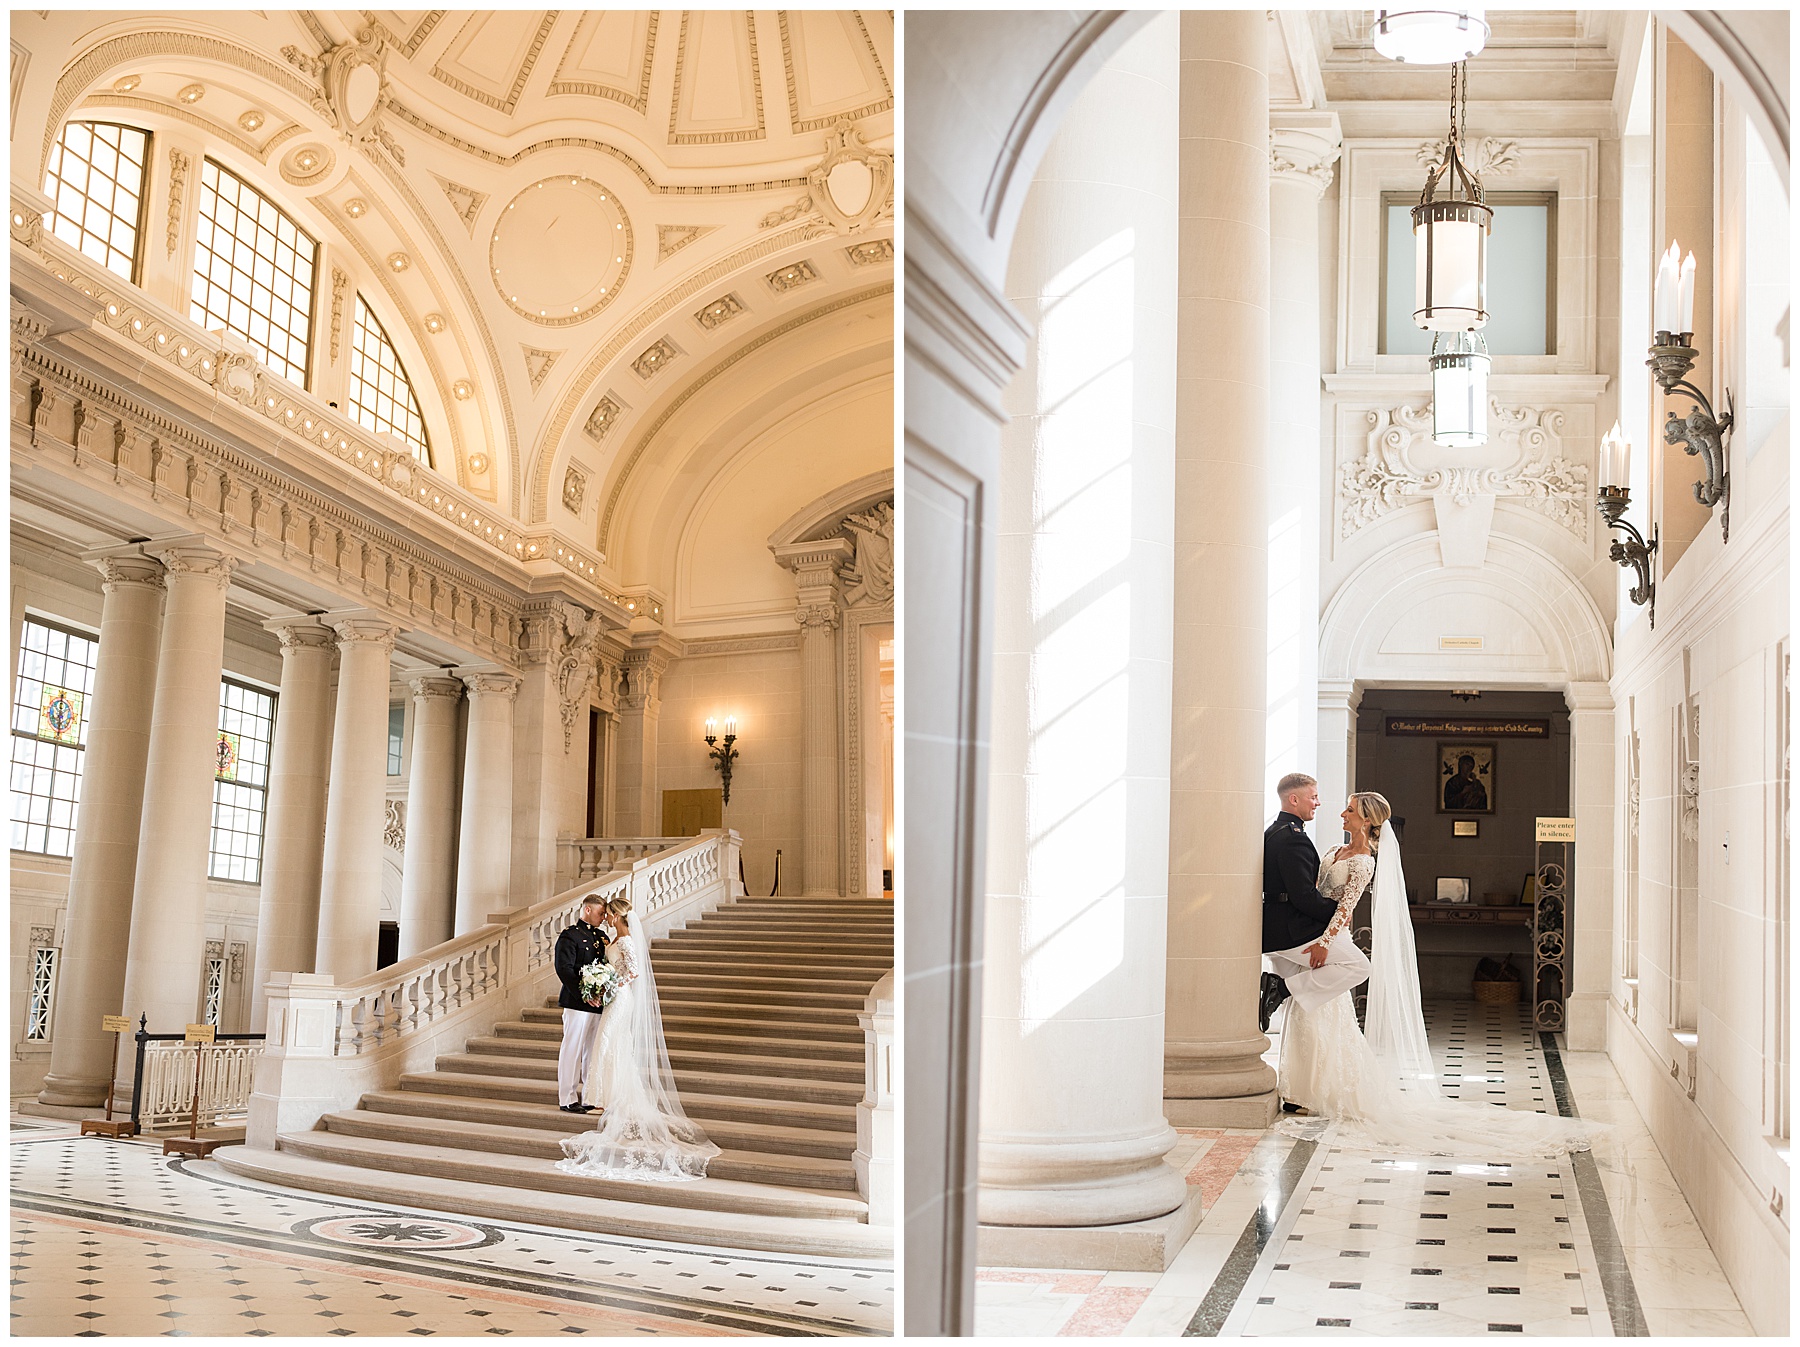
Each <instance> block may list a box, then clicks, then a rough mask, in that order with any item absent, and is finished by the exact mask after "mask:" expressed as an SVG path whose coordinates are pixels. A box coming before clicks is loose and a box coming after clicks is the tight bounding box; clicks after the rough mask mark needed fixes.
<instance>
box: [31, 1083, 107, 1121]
mask: <svg viewBox="0 0 1800 1347" xmlns="http://www.w3.org/2000/svg"><path fill="white" fill-rule="evenodd" d="M37 1102H38V1103H40V1104H44V1105H47V1106H50V1107H52V1108H74V1109H90V1108H99V1107H101V1106H102V1105H104V1104H105V1103H106V1079H105V1077H102V1078H101V1079H99V1080H80V1079H75V1080H70V1079H68V1078H66V1077H64V1078H60V1079H59V1078H58V1077H56V1076H54V1075H48V1076H45V1077H44V1085H43V1088H42V1089H40V1090H39V1091H38V1093H37ZM46 1116H54V1115H46ZM81 1116H86V1115H85V1114H83V1115H81Z"/></svg>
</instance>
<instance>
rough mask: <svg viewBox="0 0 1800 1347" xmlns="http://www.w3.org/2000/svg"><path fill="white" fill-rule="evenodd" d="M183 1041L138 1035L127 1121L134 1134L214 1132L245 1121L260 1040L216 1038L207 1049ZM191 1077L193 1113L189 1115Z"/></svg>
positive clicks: (180, 1037)
mask: <svg viewBox="0 0 1800 1347" xmlns="http://www.w3.org/2000/svg"><path fill="white" fill-rule="evenodd" d="M184 1038H185V1035H183V1034H150V1033H145V1032H144V1031H143V1030H141V1029H140V1030H139V1031H138V1034H137V1045H138V1050H137V1064H136V1069H135V1071H134V1072H133V1082H132V1091H131V1120H132V1121H133V1122H134V1123H136V1124H137V1125H138V1128H139V1130H140V1131H151V1132H153V1131H155V1130H156V1129H157V1128H159V1127H172V1126H187V1125H188V1124H190V1123H194V1124H196V1125H198V1126H200V1127H216V1126H218V1125H219V1124H220V1123H225V1122H232V1121H235V1120H237V1119H241V1118H244V1117H246V1116H248V1113H249V1109H250V1090H251V1086H252V1085H253V1083H254V1081H255V1077H256V1063H257V1061H258V1060H259V1059H260V1058H261V1057H262V1054H263V1036H262V1035H261V1034H243V1035H220V1036H219V1038H218V1039H217V1040H215V1041H214V1042H212V1043H187V1042H184V1041H183V1040H184ZM197 1056H198V1058H199V1060H198V1062H196V1057H197ZM196 1065H197V1066H198V1069H197V1070H196ZM196 1077H198V1079H199V1086H200V1108H199V1111H198V1113H196V1112H195V1109H194V1082H195V1078H196Z"/></svg>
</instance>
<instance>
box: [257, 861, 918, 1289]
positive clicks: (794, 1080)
mask: <svg viewBox="0 0 1800 1347" xmlns="http://www.w3.org/2000/svg"><path fill="white" fill-rule="evenodd" d="M893 946H894V937H893V906H892V903H891V902H889V901H884V900H866V899H843V898H780V897H770V898H760V897H750V898H740V899H737V900H736V901H734V902H730V903H727V904H725V905H722V906H720V907H717V908H715V909H714V910H712V911H710V912H708V913H706V915H705V916H703V917H702V918H701V919H700V920H698V921H697V922H694V923H692V924H690V925H688V926H686V927H685V928H683V929H680V930H675V931H672V932H671V933H670V934H669V935H667V936H665V937H663V938H662V939H660V940H657V941H655V942H654V944H653V945H652V948H651V959H652V962H653V965H654V967H655V970H656V978H657V987H658V991H659V994H660V996H661V999H662V1008H663V1019H664V1030H665V1033H666V1035H667V1038H668V1045H669V1057H670V1063H671V1065H672V1066H673V1068H674V1071H675V1078H676V1084H677V1086H678V1087H679V1089H680V1091H681V1098H682V1105H683V1107H684V1108H685V1109H686V1110H687V1112H688V1114H689V1115H690V1116H691V1117H693V1118H694V1119H695V1120H696V1121H698V1122H699V1123H700V1124H701V1125H702V1126H703V1127H705V1128H706V1130H707V1133H708V1135H709V1136H711V1137H712V1139H713V1141H714V1142H715V1143H716V1144H717V1145H718V1146H719V1147H720V1149H721V1151H722V1154H721V1155H719V1156H718V1157H717V1158H716V1159H715V1160H714V1161H713V1162H712V1164H711V1165H710V1166H709V1169H708V1176H707V1177H706V1178H705V1179H704V1180H701V1181H698V1182H695V1183H685V1184H643V1183H630V1182H619V1181H608V1180H601V1179H593V1178H586V1177H581V1176H577V1175H570V1174H564V1173H562V1172H561V1171H559V1170H557V1169H556V1168H555V1161H556V1160H558V1159H560V1158H561V1156H562V1151H561V1147H560V1145H559V1140H560V1138H561V1137H563V1136H566V1135H568V1134H570V1133H571V1132H573V1131H575V1130H577V1129H578V1128H579V1127H580V1122H579V1120H578V1119H575V1118H572V1117H571V1116H570V1115H569V1114H566V1113H563V1112H561V1111H560V1110H559V1109H558V1108H557V1107H556V1055H557V1049H558V1045H559V1043H560V1041H561V1037H562V1012H561V1011H560V1010H558V1009H557V1008H556V1007H555V1005H554V1002H553V1001H545V1002H544V1003H543V1004H539V1005H529V1006H527V1007H525V1008H524V1009H523V1010H522V1011H521V1012H519V1013H518V1017H517V1018H515V1019H502V1020H500V1021H498V1022H497V1023H493V1024H491V1025H490V1026H488V1027H487V1028H486V1029H485V1031H484V1032H480V1033H476V1034H473V1035H471V1036H470V1037H468V1038H467V1040H466V1041H465V1042H464V1044H463V1048H462V1050H461V1051H460V1052H446V1053H440V1054H439V1055H438V1056H437V1058H436V1061H435V1063H434V1064H433V1069H430V1070H415V1071H409V1072H405V1073H404V1074H401V1075H400V1076H399V1078H398V1080H397V1081H395V1082H394V1083H393V1085H392V1087H391V1088H382V1089H373V1090H369V1091H366V1092H365V1093H364V1094H363V1095H362V1097H361V1100H360V1102H359V1103H358V1105H357V1107H355V1108H350V1109H338V1110H336V1111H332V1112H328V1113H326V1114H325V1115H324V1116H323V1117H321V1118H320V1121H319V1124H318V1126H317V1127H316V1128H315V1129H314V1130H311V1131H303V1132H291V1133H283V1134H281V1135H280V1136H279V1137H278V1139H277V1148H276V1150H275V1151H273V1152H269V1151H248V1150H243V1151H234V1152H231V1153H230V1155H231V1161H230V1165H229V1167H230V1168H232V1169H234V1170H235V1171H237V1172H240V1173H253V1174H254V1175H255V1176H256V1177H263V1178H267V1179H269V1180H270V1181H272V1182H279V1183H283V1184H287V1185H298V1186H301V1187H306V1188H314V1189H319V1190H323V1191H328V1192H334V1193H339V1194H341V1195H346V1196H362V1197H366V1198H380V1199H382V1200H386V1201H402V1202H407V1203H409V1204H411V1205H415V1206H425V1207H430V1208H434V1209H441V1210H450V1211H455V1212H458V1213H460V1214H463V1215H466V1216H480V1215H483V1214H488V1215H492V1216H495V1217H502V1216H504V1217H507V1218H511V1219H524V1220H533V1221H538V1222H548V1223H550V1224H555V1225H565V1226H577V1227H581V1228H591V1229H596V1230H605V1231H608V1232H612V1233H624V1234H631V1235H636V1236H641V1237H649V1238H657V1239H666V1240H673V1241H682V1242H700V1243H714V1244H719V1243H729V1244H732V1245H735V1246H737V1247H746V1248H761V1249H773V1250H782V1251H788V1252H810V1253H822V1254H834V1255H839V1256H843V1255H850V1256H855V1255H863V1256H883V1255H886V1254H887V1253H889V1252H890V1251H891V1247H892V1232H891V1230H890V1229H889V1228H887V1227H884V1226H880V1225H871V1224H870V1223H869V1220H868V1207H867V1204H866V1203H865V1202H864V1200H863V1198H862V1197H861V1196H860V1195H859V1194H858V1191H857V1177H856V1172H855V1169H854V1167H853V1164H852V1156H853V1155H854V1153H855V1150H856V1145H857V1130H856V1129H857V1105H858V1103H859V1102H861V1101H862V1099H863V1097H864V1092H865V1075H866V1068H865V1046H864V1033H863V1030H862V1028H861V1027H860V1026H859V1022H858V1016H859V1014H860V1013H861V1012H862V1011H863V1009H864V1005H865V1001H866V998H867V997H868V994H869V991H870V989H871V987H873V986H874V985H875V983H876V982H877V981H878V980H880V979H881V978H882V977H883V976H884V975H885V974H886V973H887V972H888V970H889V969H891V968H892V967H893V963H894V954H893ZM221 1158H222V1159H223V1158H224V1157H223V1156H222V1157H221ZM257 1171H261V1172H257Z"/></svg>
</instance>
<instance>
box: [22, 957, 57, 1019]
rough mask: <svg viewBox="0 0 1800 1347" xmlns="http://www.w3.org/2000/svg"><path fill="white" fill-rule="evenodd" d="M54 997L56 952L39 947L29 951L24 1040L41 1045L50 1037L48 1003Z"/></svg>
mask: <svg viewBox="0 0 1800 1347" xmlns="http://www.w3.org/2000/svg"><path fill="white" fill-rule="evenodd" d="M55 995H56V950H55V948H54V947H52V946H50V945H39V946H38V947H37V948H36V949H34V950H32V951H31V1000H30V1002H29V1003H28V1004H27V1006H26V1009H25V1038H26V1041H28V1042H33V1043H42V1042H44V1041H45V1040H47V1039H48V1038H49V1037H50V1003H51V1000H52V998H53V997H54V996H55Z"/></svg>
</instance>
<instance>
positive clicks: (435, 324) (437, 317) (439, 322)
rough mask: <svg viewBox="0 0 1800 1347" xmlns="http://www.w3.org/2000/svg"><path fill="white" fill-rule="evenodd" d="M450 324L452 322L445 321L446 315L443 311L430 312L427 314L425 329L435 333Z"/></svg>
mask: <svg viewBox="0 0 1800 1347" xmlns="http://www.w3.org/2000/svg"><path fill="white" fill-rule="evenodd" d="M449 326H450V324H449V323H447V322H445V321H444V315H443V314H441V313H428V314H426V315H425V330H426V331H427V332H430V333H432V334H434V335H435V334H436V333H439V332H442V331H443V330H444V329H445V328H447V327H449Z"/></svg>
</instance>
